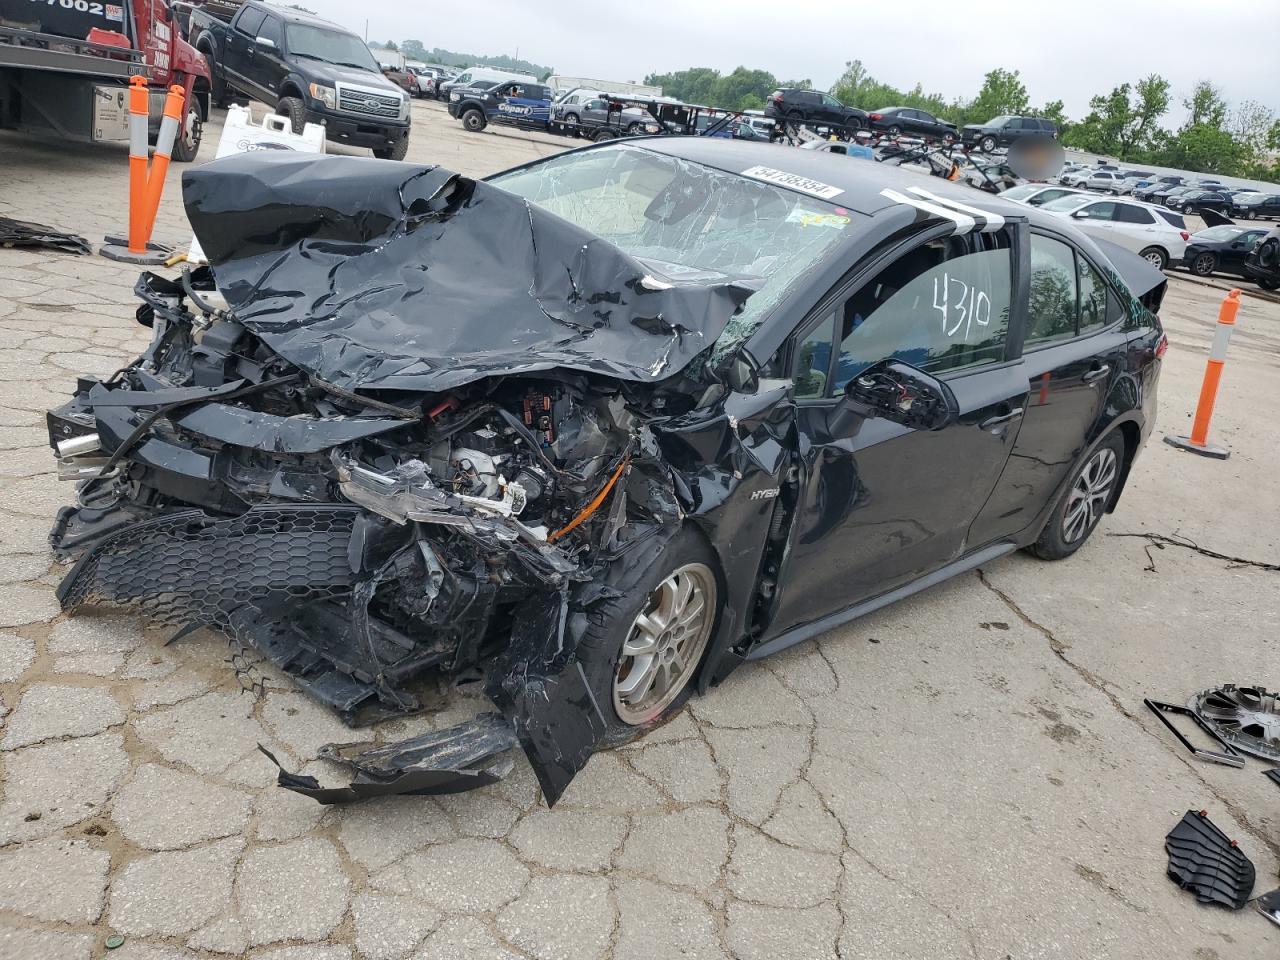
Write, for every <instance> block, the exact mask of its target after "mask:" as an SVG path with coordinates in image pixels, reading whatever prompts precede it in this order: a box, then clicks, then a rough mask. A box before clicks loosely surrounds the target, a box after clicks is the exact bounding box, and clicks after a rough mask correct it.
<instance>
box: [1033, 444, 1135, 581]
mask: <svg viewBox="0 0 1280 960" xmlns="http://www.w3.org/2000/svg"><path fill="white" fill-rule="evenodd" d="M1124 455H1125V446H1124V437H1123V436H1122V435H1121V433H1120V431H1118V430H1116V431H1114V432H1112V433H1110V434H1108V435H1107V437H1106V438H1105V439H1104V440H1103V441H1102V443H1100V444H1098V446H1097V447H1095V448H1094V449H1093V451H1092V452H1091V453H1090V454H1089V456H1088V457H1086V458H1085V461H1084V463H1082V464H1081V465H1080V467H1079V469H1077V470H1076V472H1075V473H1074V474H1073V475H1072V477H1071V480H1070V482H1068V484H1067V489H1066V490H1065V491H1063V494H1062V497H1061V498H1060V499H1059V500H1058V503H1057V505H1055V506H1054V508H1053V512H1052V513H1051V514H1049V521H1048V522H1047V523H1046V524H1045V526H1044V530H1042V531H1041V532H1040V539H1038V540H1037V541H1036V542H1035V543H1033V544H1032V545H1031V546H1030V547H1029V548H1028V549H1029V550H1030V552H1031V553H1033V554H1035V555H1036V556H1037V557H1039V558H1040V559H1041V560H1062V559H1064V558H1066V557H1069V556H1071V555H1072V554H1073V553H1075V552H1076V551H1077V550H1079V549H1080V548H1081V547H1082V546H1084V542H1085V541H1086V540H1088V539H1089V536H1090V534H1092V533H1093V531H1094V529H1095V528H1096V527H1097V526H1098V521H1100V520H1101V519H1102V515H1103V514H1104V513H1106V512H1107V510H1108V509H1109V508H1110V507H1111V505H1112V503H1114V501H1115V498H1116V496H1117V495H1118V493H1119V490H1120V472H1121V467H1122V465H1123V464H1124Z"/></svg>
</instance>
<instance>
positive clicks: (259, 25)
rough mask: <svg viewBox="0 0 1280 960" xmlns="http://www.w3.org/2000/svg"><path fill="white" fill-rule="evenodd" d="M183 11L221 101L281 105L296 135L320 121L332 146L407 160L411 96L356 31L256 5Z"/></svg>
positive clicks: (217, 3) (220, 1) (216, 3)
mask: <svg viewBox="0 0 1280 960" xmlns="http://www.w3.org/2000/svg"><path fill="white" fill-rule="evenodd" d="M181 9H182V10H183V13H182V14H181V16H183V17H184V18H186V20H187V31H188V33H187V35H188V36H189V37H190V38H191V40H192V42H193V43H194V44H195V45H196V49H197V50H199V51H200V52H201V53H203V54H204V55H205V56H206V57H207V58H208V59H209V63H210V66H211V68H212V71H213V94H214V100H215V102H217V103H219V104H222V103H224V102H225V101H226V99H227V98H228V97H229V96H230V94H231V91H232V90H234V91H237V92H239V93H241V94H243V95H244V96H247V97H251V98H252V99H254V100H258V101H260V102H262V103H265V104H267V105H268V106H270V105H274V106H275V112H276V113H277V114H279V115H280V116H284V117H288V118H289V121H290V123H291V125H292V126H293V132H294V133H301V132H302V130H303V127H304V125H305V124H307V123H308V122H310V123H319V124H322V125H323V126H324V128H325V137H326V138H327V139H328V140H330V141H331V142H333V143H345V144H347V145H348V146H353V147H368V148H370V149H371V150H373V155H374V156H375V157H380V158H382V159H384V160H403V159H404V156H405V151H406V150H408V148H409V102H410V100H409V95H408V94H407V93H406V92H405V91H404V90H402V89H401V88H400V87H398V86H396V85H395V84H394V83H392V82H391V81H390V80H388V79H387V78H386V77H384V76H383V75H382V68H381V67H380V66H379V65H378V61H377V60H375V59H374V56H373V54H372V53H371V52H370V51H369V48H368V47H367V46H366V45H365V43H364V41H363V40H361V39H360V38H359V37H357V36H356V35H355V34H354V33H351V32H350V31H349V30H345V29H343V28H342V27H340V26H338V25H336V24H333V23H329V22H328V21H326V20H321V19H319V18H317V17H314V16H311V15H309V14H305V13H301V12H300V11H298V10H295V9H293V8H290V7H279V6H274V5H270V4H266V3H259V2H257V0H252V2H249V3H238V2H229V0H209V2H206V3H201V4H196V5H189V4H187V5H181Z"/></svg>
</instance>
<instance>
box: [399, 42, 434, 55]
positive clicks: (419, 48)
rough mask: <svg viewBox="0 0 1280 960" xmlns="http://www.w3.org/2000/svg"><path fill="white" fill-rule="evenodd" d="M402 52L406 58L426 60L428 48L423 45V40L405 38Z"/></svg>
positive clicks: (401, 48) (401, 45) (401, 47)
mask: <svg viewBox="0 0 1280 960" xmlns="http://www.w3.org/2000/svg"><path fill="white" fill-rule="evenodd" d="M400 52H401V53H403V54H404V56H405V59H406V60H426V59H427V48H426V47H424V46H423V45H422V41H421V40H404V41H402V42H401V44H400Z"/></svg>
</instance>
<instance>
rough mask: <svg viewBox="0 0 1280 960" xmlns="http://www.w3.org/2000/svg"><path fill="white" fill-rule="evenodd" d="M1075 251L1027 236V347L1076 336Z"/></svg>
mask: <svg viewBox="0 0 1280 960" xmlns="http://www.w3.org/2000/svg"><path fill="white" fill-rule="evenodd" d="M1076 287H1077V285H1076V263H1075V252H1074V251H1073V250H1072V249H1071V248H1070V247H1069V246H1067V245H1066V244H1065V243H1063V242H1062V241H1060V240H1052V239H1050V238H1049V237H1042V236H1039V235H1037V234H1032V235H1031V299H1030V301H1029V305H1028V310H1027V317H1028V329H1027V338H1026V342H1027V344H1028V345H1031V344H1036V343H1048V342H1050V341H1053V340H1065V339H1067V338H1068V337H1074V336H1075V335H1076Z"/></svg>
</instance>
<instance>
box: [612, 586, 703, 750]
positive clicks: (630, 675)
mask: <svg viewBox="0 0 1280 960" xmlns="http://www.w3.org/2000/svg"><path fill="white" fill-rule="evenodd" d="M716 610H717V606H716V577H715V574H714V573H712V571H711V569H710V568H709V567H707V566H706V564H703V563H686V564H684V565H683V566H681V567H679V568H678V569H677V570H675V571H674V572H673V573H672V574H671V575H670V576H668V577H667V578H666V579H665V580H663V581H662V582H661V583H659V584H658V585H657V587H655V588H654V589H653V590H652V591H651V592H650V594H649V596H648V599H647V600H646V601H645V604H644V606H643V607H642V608H641V610H640V612H639V613H638V614H636V617H635V619H634V620H633V621H632V623H631V628H630V630H629V631H628V633H627V638H626V640H625V641H624V642H623V645H622V655H621V656H620V657H619V658H618V666H617V669H616V670H615V672H614V678H613V708H614V710H615V711H616V712H617V714H618V718H619V719H620V720H622V721H623V722H624V723H627V724H630V725H632V726H640V725H643V724H646V723H648V722H650V721H651V720H653V719H655V718H656V717H658V716H660V715H661V714H662V712H663V710H665V709H666V708H667V707H668V706H669V705H670V704H671V703H672V702H673V701H674V700H675V699H676V698H677V697H678V696H679V695H680V693H681V692H682V691H683V690H684V689H685V687H686V686H687V685H688V683H689V681H690V679H692V677H693V674H694V672H695V670H696V669H697V667H698V664H699V663H700V662H701V660H702V654H703V651H704V650H705V649H706V646H707V641H708V640H710V638H711V628H712V626H713V625H714V623H715V614H716Z"/></svg>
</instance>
